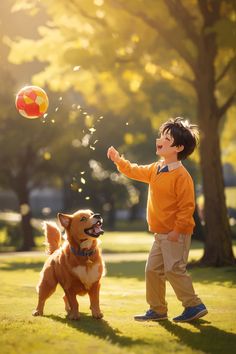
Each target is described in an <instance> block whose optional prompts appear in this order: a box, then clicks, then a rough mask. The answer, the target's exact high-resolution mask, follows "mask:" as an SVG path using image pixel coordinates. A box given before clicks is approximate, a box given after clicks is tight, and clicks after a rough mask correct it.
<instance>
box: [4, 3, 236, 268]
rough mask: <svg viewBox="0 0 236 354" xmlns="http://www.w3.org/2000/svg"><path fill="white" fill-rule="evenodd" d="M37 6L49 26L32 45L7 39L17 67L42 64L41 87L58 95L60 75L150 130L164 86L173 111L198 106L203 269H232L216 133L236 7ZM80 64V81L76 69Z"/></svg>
mask: <svg viewBox="0 0 236 354" xmlns="http://www.w3.org/2000/svg"><path fill="white" fill-rule="evenodd" d="M20 3H21V1H20V0H19V1H18V5H19V4H20ZM23 3H24V2H23ZM41 3H43V4H44V6H45V9H46V10H47V13H48V15H49V16H50V18H51V19H52V21H53V22H52V23H50V24H49V25H48V26H44V27H41V28H40V29H39V31H40V38H39V39H38V40H37V41H36V43H35V42H34V47H32V41H31V40H29V39H22V40H20V41H18V42H16V43H12V42H8V43H9V44H10V45H11V46H12V48H13V49H12V53H11V55H10V59H11V60H12V61H15V63H17V62H18V63H19V62H21V61H22V60H33V59H34V58H37V59H38V60H41V61H45V58H48V59H47V61H48V65H47V66H46V69H45V70H44V71H43V72H41V73H39V74H38V75H36V76H35V80H36V81H37V82H38V83H42V84H44V83H45V82H47V83H48V84H50V85H51V87H52V88H53V89H55V90H60V89H62V88H61V87H60V78H61V77H62V75H63V78H64V79H65V82H66V85H65V86H64V87H63V89H64V90H67V89H68V88H69V87H74V88H75V90H78V91H80V92H81V93H83V95H84V97H85V98H86V102H88V103H89V104H92V105H94V106H96V107H98V108H99V109H101V108H103V109H104V110H108V111H109V110H110V111H113V113H115V114H116V115H118V114H120V115H121V116H122V115H124V116H126V117H127V115H131V117H132V116H134V117H136V116H139V117H140V119H141V120H142V119H143V120H144V121H145V120H147V119H148V118H147V117H150V120H151V123H152V125H153V127H154V128H156V127H157V125H158V124H159V121H160V120H163V116H164V114H165V113H166V111H167V106H168V105H170V101H169V99H168V97H166V96H165V95H163V94H160V95H159V96H157V95H156V88H157V87H159V91H160V85H161V89H162V90H163V92H165V87H168V92H170V91H172V95H171V99H172V98H173V97H174V98H175V99H174V100H172V101H171V106H172V107H171V109H169V111H170V112H171V113H172V114H174V113H175V112H178V111H179V110H181V111H182V112H183V113H184V110H183V109H181V108H180V107H181V106H184V107H185V112H188V113H189V115H190V114H191V116H192V115H193V113H192V112H191V111H192V110H191V108H190V106H192V107H196V109H195V115H196V120H197V121H198V123H199V126H200V129H201V144H200V157H201V169H202V177H203V187H204V196H205V221H206V244H205V251H204V256H203V259H202V262H203V263H205V264H208V265H215V266H221V265H226V264H232V263H234V256H233V252H232V241H231V232H230V227H229V222H228V217H227V208H226V203H225V196H224V182H223V173H222V166H221V150H220V131H219V130H220V127H221V126H222V122H223V119H224V117H225V115H226V113H227V111H228V109H229V108H230V106H232V104H233V103H234V101H235V95H236V91H235V88H234V80H233V78H235V72H236V70H235V68H236V59H235V58H236V55H235V47H234V43H235V20H234V18H235V4H234V3H233V2H232V1H229V0H219V1H214V0H192V1H184V0H182V1H181V0H178V1H177V0H165V1H164V0H163V1H159V2H158V6H157V2H156V1H152V0H149V1H144V0H139V1H136V0H135V1H129V2H127V1H124V0H107V1H103V0H95V1H86V2H84V1H80V0H71V1H70V2H68V3H66V4H65V2H64V1H58V0H57V1H56V0H55V1H51V2H50V3H48V2H47V1H41ZM18 8H19V7H18ZM57 48H60V50H59V51H58V50H56V49H57ZM29 49H30V51H29ZM25 53H27V56H26V55H25ZM47 53H50V57H47V55H46V54H47ZM59 58H60V60H59ZM78 65H81V68H82V69H81V73H80V76H79V79H78V77H77V76H76V75H75V73H74V72H73V71H72V68H73V67H75V66H78ZM114 96H115V97H116V100H114ZM163 96H164V97H163ZM176 96H177V97H176ZM179 96H181V99H178V98H179ZM165 101H167V102H168V103H167V102H165ZM183 101H185V103H186V104H185V105H184V104H183ZM162 105H163V110H161V106H162ZM106 107H109V109H107V108H106ZM163 113H164V114H163ZM165 119H166V118H165Z"/></svg>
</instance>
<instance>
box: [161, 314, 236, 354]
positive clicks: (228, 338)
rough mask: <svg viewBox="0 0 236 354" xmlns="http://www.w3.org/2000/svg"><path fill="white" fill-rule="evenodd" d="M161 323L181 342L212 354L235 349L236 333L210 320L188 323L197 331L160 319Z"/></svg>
mask: <svg viewBox="0 0 236 354" xmlns="http://www.w3.org/2000/svg"><path fill="white" fill-rule="evenodd" d="M159 324H160V326H162V327H164V328H165V329H166V330H167V331H169V332H170V333H171V334H173V335H175V336H176V337H178V338H179V341H180V343H182V344H184V345H186V346H188V347H189V348H191V349H193V350H201V351H202V352H204V353H210V354H220V353H225V352H229V353H231V352H232V353H233V352H234V351H235V345H236V334H234V333H230V332H225V331H224V330H222V329H219V328H217V327H214V326H211V325H210V322H208V321H205V320H196V321H193V322H191V323H188V325H189V326H194V327H195V328H196V329H197V330H198V331H197V332H192V331H191V330H188V329H186V328H183V327H182V326H181V325H178V324H176V323H173V322H170V321H160V322H159Z"/></svg>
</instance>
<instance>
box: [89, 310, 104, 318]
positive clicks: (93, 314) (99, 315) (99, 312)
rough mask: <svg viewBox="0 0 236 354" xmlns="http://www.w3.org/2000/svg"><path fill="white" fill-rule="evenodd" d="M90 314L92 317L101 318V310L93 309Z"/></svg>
mask: <svg viewBox="0 0 236 354" xmlns="http://www.w3.org/2000/svg"><path fill="white" fill-rule="evenodd" d="M92 316H93V318H96V319H97V320H100V319H101V318H103V313H102V312H101V311H93V312H92Z"/></svg>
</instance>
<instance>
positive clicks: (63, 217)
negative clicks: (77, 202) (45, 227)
mask: <svg viewBox="0 0 236 354" xmlns="http://www.w3.org/2000/svg"><path fill="white" fill-rule="evenodd" d="M57 217H58V219H59V221H60V223H61V225H62V226H63V227H64V228H65V229H68V228H69V227H70V223H71V216H70V215H68V214H62V213H59V214H57Z"/></svg>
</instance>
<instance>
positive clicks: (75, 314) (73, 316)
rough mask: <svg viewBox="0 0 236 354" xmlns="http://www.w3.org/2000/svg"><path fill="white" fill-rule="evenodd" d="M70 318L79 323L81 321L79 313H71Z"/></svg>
mask: <svg viewBox="0 0 236 354" xmlns="http://www.w3.org/2000/svg"><path fill="white" fill-rule="evenodd" d="M68 318H69V320H73V321H78V320H80V314H79V313H73V312H70V313H69V314H68Z"/></svg>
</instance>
